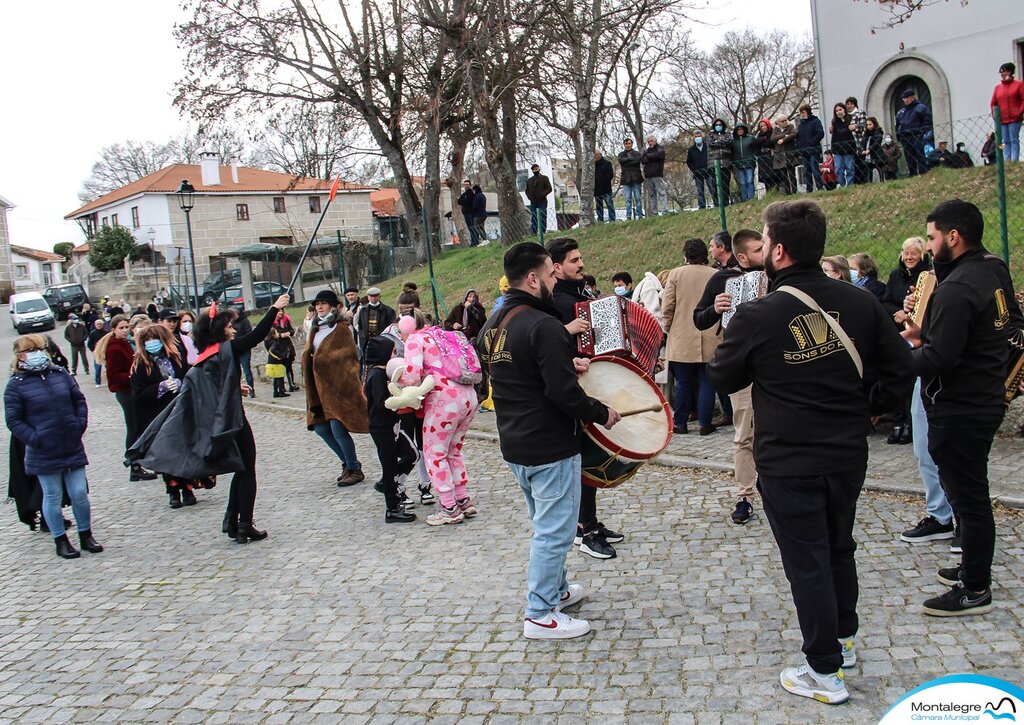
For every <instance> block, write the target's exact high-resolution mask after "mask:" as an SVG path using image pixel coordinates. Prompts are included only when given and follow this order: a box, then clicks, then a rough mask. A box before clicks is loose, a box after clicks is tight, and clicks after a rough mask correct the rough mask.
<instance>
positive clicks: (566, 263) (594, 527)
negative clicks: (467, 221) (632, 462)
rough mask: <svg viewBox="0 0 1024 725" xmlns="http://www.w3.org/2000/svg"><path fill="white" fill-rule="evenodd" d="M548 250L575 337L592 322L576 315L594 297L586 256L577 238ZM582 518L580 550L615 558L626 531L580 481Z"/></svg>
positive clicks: (561, 313) (562, 313) (555, 242)
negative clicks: (604, 514)
mask: <svg viewBox="0 0 1024 725" xmlns="http://www.w3.org/2000/svg"><path fill="white" fill-rule="evenodd" d="M547 250H548V253H549V254H550V255H551V261H552V263H553V264H554V265H555V277H556V278H557V279H558V281H557V282H555V290H554V297H553V299H552V303H553V304H554V306H555V309H556V310H557V311H558V317H559V318H560V319H561V320H562V323H563V324H564V325H565V329H567V330H568V331H569V334H570V335H573V336H574V337H575V336H576V335H578V334H580V333H581V332H586V330H587V329H588V328H589V323H587V322H586V321H584V320H581V319H579V318H577V317H576V303H577V302H585V301H587V300H590V299H593V297H591V296H590V295H589V294H588V293H587V292H586V291H585V288H584V282H583V256H582V255H581V254H580V248H579V244H578V243H577V242H576V240H575V239H570V238H569V237H559V238H557V239H552V240H551V241H550V242H548V243H547ZM580 487H581V492H580V521H579V527H578V531H577V532H576V543H577V544H579V547H580V551H582V552H583V553H584V554H588V555H589V556H592V557H594V558H595V559H613V558H615V548H614V547H613V546H612V544H617V543H618V542H620V541H622V538H623V537H622V534H620V533H619V532H618V531H612V530H611V529H609V528H607V527H605V525H604V524H602V523H601V521H600V520H599V519H598V518H597V489H596V488H594V487H593V486H586V485H584V484H583V481H582V479H581V480H580Z"/></svg>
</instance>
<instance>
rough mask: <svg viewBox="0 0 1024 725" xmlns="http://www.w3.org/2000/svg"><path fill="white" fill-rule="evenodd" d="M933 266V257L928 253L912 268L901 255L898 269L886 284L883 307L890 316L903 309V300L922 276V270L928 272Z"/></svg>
mask: <svg viewBox="0 0 1024 725" xmlns="http://www.w3.org/2000/svg"><path fill="white" fill-rule="evenodd" d="M931 268H932V261H931V257H929V256H927V255H925V256H924V257H922V258H921V261H920V262H918V263H917V266H916V267H914V269H912V270H910V269H907V265H905V264H904V263H903V258H902V257H900V262H899V264H897V265H896V269H894V270H893V271H892V273H891V274H890V275H889V282H888V284H886V285H885V297H883V298H882V307H884V308H885V311H886V312H888V313H889V316H890V317H892V316H893V315H895V314H896V313H897V312H899V311H900V310H902V309H903V300H904V298H906V296H907V295H909V294H910V288H911V287H913V286H914V285H916V284H917V278H918V277H920V276H921V272H927V271H928V270H930V269H931Z"/></svg>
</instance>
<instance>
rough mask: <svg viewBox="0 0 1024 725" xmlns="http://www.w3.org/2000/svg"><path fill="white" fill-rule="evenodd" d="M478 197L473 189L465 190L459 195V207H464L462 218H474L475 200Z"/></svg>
mask: <svg viewBox="0 0 1024 725" xmlns="http://www.w3.org/2000/svg"><path fill="white" fill-rule="evenodd" d="M475 196H476V192H475V191H473V190H472V189H465V190H464V191H463V192H462V193H461V194H459V206H460V207H462V216H464V217H467V218H472V217H473V199H474V197H475Z"/></svg>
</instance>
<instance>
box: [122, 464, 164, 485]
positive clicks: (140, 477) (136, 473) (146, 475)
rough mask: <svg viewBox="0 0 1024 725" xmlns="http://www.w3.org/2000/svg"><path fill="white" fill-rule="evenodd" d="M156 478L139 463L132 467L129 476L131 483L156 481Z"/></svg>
mask: <svg viewBox="0 0 1024 725" xmlns="http://www.w3.org/2000/svg"><path fill="white" fill-rule="evenodd" d="M156 478H157V475H156V474H155V473H150V472H149V471H147V470H146V469H145V468H143V467H142V466H140V465H139V464H138V463H135V464H133V465H132V468H131V475H129V476H128V480H129V481H155V480H156Z"/></svg>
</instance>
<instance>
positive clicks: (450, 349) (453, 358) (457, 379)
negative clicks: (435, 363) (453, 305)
mask: <svg viewBox="0 0 1024 725" xmlns="http://www.w3.org/2000/svg"><path fill="white" fill-rule="evenodd" d="M426 332H427V334H428V335H430V337H431V338H432V339H433V340H434V342H435V343H437V349H438V351H439V352H440V355H441V366H442V372H443V373H444V375H445V377H446V378H448V379H449V380H451V381H452V382H453V383H458V384H460V385H476V384H477V383H479V382H480V381H481V380H482V379H483V373H482V371H481V368H480V358H479V357H477V354H476V350H475V349H474V348H473V343H471V342H470V341H469V340H468V339H467V338H466V336H465V335H464V334H462V333H461V332H450V331H448V330H443V329H441V328H440V327H430V328H428V329H427V330H426Z"/></svg>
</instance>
